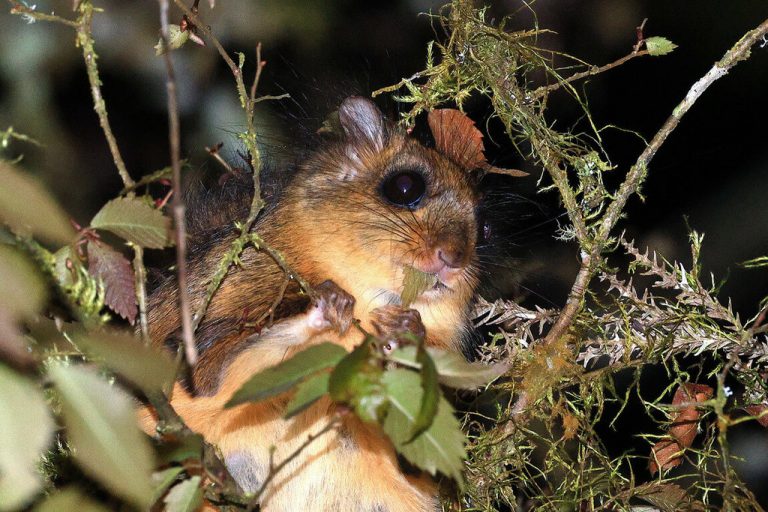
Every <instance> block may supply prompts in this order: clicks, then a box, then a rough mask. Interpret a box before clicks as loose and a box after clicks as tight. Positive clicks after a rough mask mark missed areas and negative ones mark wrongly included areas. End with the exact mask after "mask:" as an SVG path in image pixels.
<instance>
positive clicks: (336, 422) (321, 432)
mask: <svg viewBox="0 0 768 512" xmlns="http://www.w3.org/2000/svg"><path fill="white" fill-rule="evenodd" d="M340 423H341V421H340V418H339V417H338V416H334V417H333V418H331V420H330V421H329V422H328V424H327V425H326V426H325V427H323V428H322V429H320V430H319V431H317V432H316V433H315V434H310V435H309V436H307V440H306V441H304V442H303V443H302V444H301V446H299V447H298V448H296V449H295V450H294V451H293V452H292V453H291V454H290V455H288V456H287V457H286V458H285V459H283V460H282V461H281V462H280V463H279V464H277V465H276V466H275V465H273V464H272V461H271V460H270V467H269V473H268V474H267V477H266V478H265V479H264V482H263V483H262V484H261V487H260V488H259V490H258V491H257V492H256V494H255V495H254V496H253V499H251V502H250V503H249V504H248V508H247V509H246V510H247V511H248V512H252V511H253V510H255V509H256V507H257V506H259V500H261V497H262V496H263V495H264V492H265V491H266V490H267V486H268V485H269V484H270V483H271V482H272V480H274V478H275V476H276V475H277V474H278V472H280V470H281V469H283V468H284V467H285V466H287V465H288V464H289V463H290V462H291V461H292V460H294V459H295V458H296V457H298V456H299V455H300V454H301V452H303V451H304V450H305V449H306V448H307V447H308V446H309V445H310V444H312V443H313V442H314V441H315V440H317V439H318V438H320V437H322V436H323V435H324V434H327V433H328V432H330V431H331V430H333V429H334V428H336V427H337V426H338V425H339V424H340Z"/></svg>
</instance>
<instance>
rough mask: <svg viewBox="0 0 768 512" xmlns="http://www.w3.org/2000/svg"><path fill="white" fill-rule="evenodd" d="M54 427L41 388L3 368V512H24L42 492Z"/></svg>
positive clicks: (0, 429) (0, 406) (0, 420)
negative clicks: (44, 458) (42, 467)
mask: <svg viewBox="0 0 768 512" xmlns="http://www.w3.org/2000/svg"><path fill="white" fill-rule="evenodd" d="M53 427H54V425H53V419H52V418H51V414H50V412H49V410H48V405H47V404H46V402H45V398H44V397H43V394H42V392H41V391H40V390H39V389H38V388H37V386H35V385H34V384H33V383H32V382H31V381H29V380H27V379H26V378H24V377H22V376H20V375H18V374H17V373H16V372H14V371H12V370H10V369H9V368H7V367H5V366H3V365H0V510H2V511H5V510H18V509H22V508H24V507H25V506H26V505H27V504H28V503H29V501H30V500H31V499H32V498H33V497H34V496H35V495H36V494H37V493H38V492H39V491H40V488H41V487H42V483H43V479H42V477H41V475H40V474H39V473H38V471H37V469H36V465H37V464H38V462H39V461H40V457H41V455H42V453H43V451H44V450H45V449H46V448H47V447H48V445H49V444H50V442H51V438H52V436H53Z"/></svg>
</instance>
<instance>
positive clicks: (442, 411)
mask: <svg viewBox="0 0 768 512" xmlns="http://www.w3.org/2000/svg"><path fill="white" fill-rule="evenodd" d="M382 382H383V384H384V387H385V389H386V393H387V398H388V399H389V403H390V405H389V411H388V413H387V417H386V418H385V419H384V424H383V427H384V431H385V432H386V433H387V435H388V436H389V438H390V439H391V440H392V442H393V443H394V445H395V448H396V449H397V451H398V452H400V453H401V454H402V455H403V456H404V457H405V458H406V459H408V461H409V462H411V463H412V464H414V465H415V466H417V467H419V468H421V469H423V470H425V471H428V472H429V473H431V474H432V475H434V474H436V472H437V471H440V472H441V473H442V474H444V475H446V476H449V477H451V478H453V479H454V480H456V481H457V482H458V483H459V485H462V484H463V477H462V469H463V467H464V464H463V460H464V458H465V457H466V455H465V452H464V434H463V433H462V431H461V429H460V428H459V422H458V421H457V420H456V418H455V417H454V416H453V407H451V404H449V403H448V401H447V400H446V399H445V398H444V397H442V396H441V397H440V400H439V401H438V405H437V415H436V416H435V419H434V421H433V422H432V425H431V426H430V427H429V428H428V429H427V430H426V431H425V432H423V433H422V434H421V435H420V436H418V437H416V438H415V439H414V440H413V441H410V442H409V437H410V435H411V432H412V431H413V427H414V425H415V424H416V417H417V415H418V413H419V408H420V404H421V400H422V394H423V391H422V390H421V385H420V383H419V376H418V374H416V373H415V372H412V371H410V370H404V369H395V370H390V371H388V372H385V373H384V376H383V377H382Z"/></svg>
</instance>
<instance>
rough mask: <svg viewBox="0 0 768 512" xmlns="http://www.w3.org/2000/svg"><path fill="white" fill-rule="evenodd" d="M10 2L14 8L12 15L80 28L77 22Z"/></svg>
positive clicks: (14, 1) (12, 8) (14, 0)
mask: <svg viewBox="0 0 768 512" xmlns="http://www.w3.org/2000/svg"><path fill="white" fill-rule="evenodd" d="M8 1H9V2H10V4H11V5H12V6H13V7H11V14H20V15H22V16H28V17H29V18H32V19H34V20H36V21H49V22H52V23H60V24H62V25H66V26H68V27H72V28H75V29H76V28H78V23H77V22H76V21H72V20H68V19H66V18H62V17H61V16H56V15H55V14H45V13H42V12H38V11H36V10H35V9H32V8H31V7H27V6H26V5H24V4H22V3H19V2H17V1H16V0H8Z"/></svg>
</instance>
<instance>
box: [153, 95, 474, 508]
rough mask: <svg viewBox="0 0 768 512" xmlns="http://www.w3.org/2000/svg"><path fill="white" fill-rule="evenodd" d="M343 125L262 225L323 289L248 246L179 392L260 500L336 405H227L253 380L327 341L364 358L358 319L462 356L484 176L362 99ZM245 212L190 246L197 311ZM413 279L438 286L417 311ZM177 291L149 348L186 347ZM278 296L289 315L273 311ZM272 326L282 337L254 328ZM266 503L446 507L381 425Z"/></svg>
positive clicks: (336, 445) (352, 420)
mask: <svg viewBox="0 0 768 512" xmlns="http://www.w3.org/2000/svg"><path fill="white" fill-rule="evenodd" d="M338 124H339V125H340V130H339V131H340V133H339V135H340V136H339V137H337V139H336V140H334V141H330V142H328V143H325V144H323V145H321V147H320V148H319V149H317V150H315V151H314V152H313V153H310V155H309V156H308V157H307V158H306V159H305V160H304V161H303V162H302V163H301V164H300V165H299V166H298V168H297V169H296V170H295V173H294V175H293V176H292V178H291V179H290V181H289V183H288V184H287V185H286V186H285V188H284V190H283V191H282V192H281V193H280V195H279V198H278V200H277V201H276V202H275V204H272V205H271V206H269V207H268V208H267V209H266V210H265V212H263V213H262V215H261V216H260V217H259V219H258V220H257V221H256V222H255V224H254V226H253V231H254V232H257V233H259V235H260V236H261V237H262V238H263V240H264V241H265V243H266V244H268V245H269V246H270V247H271V248H273V249H275V250H277V251H280V252H281V253H282V254H283V255H284V257H285V260H286V263H287V264H288V265H289V266H290V268H292V269H293V270H295V272H296V273H298V274H299V275H300V276H302V277H303V278H304V279H305V280H306V281H307V282H308V283H309V285H310V286H311V287H312V289H313V290H314V293H313V294H312V295H311V296H310V297H308V296H307V295H306V294H304V293H302V291H301V289H300V288H299V286H298V285H297V284H296V283H295V281H286V279H287V278H286V275H285V273H284V272H283V270H281V268H280V267H279V266H278V265H276V264H275V262H274V261H273V260H272V258H271V257H270V256H269V255H268V254H266V253H265V252H263V251H258V250H256V249H254V248H252V247H251V248H247V249H245V250H244V252H243V253H242V255H241V256H240V264H239V265H237V266H235V267H233V268H232V269H231V271H230V272H229V274H228V275H227V277H226V279H225V280H224V281H223V283H222V284H221V286H220V288H219V289H218V291H217V292H216V294H215V295H214V296H213V298H212V300H211V302H210V305H209V307H208V309H207V312H206V315H205V317H204V319H203V321H202V323H201V324H200V326H199V328H198V330H197V332H196V342H197V348H198V351H199V356H200V359H199V362H198V364H197V365H196V366H195V368H194V369H193V370H192V372H191V375H190V376H188V377H187V382H186V383H176V385H175V388H174V391H173V397H172V401H171V405H172V406H173V407H174V409H175V410H176V411H177V412H178V414H179V415H180V416H181V418H182V419H183V420H184V421H185V422H186V424H187V425H188V426H189V427H190V428H191V429H192V430H193V431H195V432H197V433H199V434H201V435H202V436H203V437H204V438H205V439H206V441H208V442H209V443H211V444H213V445H214V446H216V447H217V449H218V450H219V452H220V454H221V458H222V460H223V462H224V463H225V465H226V467H227V469H228V470H229V472H230V473H231V475H232V476H233V477H234V479H235V480H236V481H237V483H238V484H239V486H240V487H241V488H242V489H243V491H245V492H248V493H252V492H255V491H257V490H258V489H260V487H261V486H262V485H263V483H264V481H265V478H267V475H268V472H269V468H270V461H271V460H274V461H281V460H283V459H284V458H286V457H287V456H288V455H289V454H291V453H293V452H294V451H295V450H296V449H297V447H299V446H300V445H301V444H302V443H304V442H305V441H306V440H307V438H308V436H310V435H312V434H313V433H316V432H318V431H319V430H320V429H322V428H323V427H324V426H325V425H326V424H327V422H328V419H329V418H330V416H331V415H332V414H333V413H334V411H335V408H336V407H337V406H335V405H334V404H333V403H331V401H330V400H328V399H321V400H320V401H318V402H316V403H315V404H313V405H312V406H311V407H309V408H308V409H307V410H305V411H304V412H302V413H300V414H298V415H296V416H294V417H292V418H290V419H284V418H283V416H282V415H283V409H284V407H285V404H286V402H287V398H285V394H284V395H281V396H280V397H277V398H276V399H272V400H268V401H263V402H258V403H246V404H241V405H239V406H236V407H233V408H229V409H225V408H224V404H226V402H227V401H228V400H229V399H230V398H231V397H232V395H233V394H234V392H236V391H237V390H238V389H239V388H240V386H241V385H242V384H243V383H244V382H246V381H247V380H248V379H249V378H250V377H251V376H252V375H253V374H255V373H258V372H259V371H261V370H264V369H266V368H269V367H271V366H274V365H275V364H277V363H279V362H281V361H283V360H285V359H287V358H290V357H291V356H292V355H293V354H295V353H297V352H299V351H301V350H303V349H305V348H307V347H308V346H310V345H312V344H314V343H319V342H323V341H331V342H334V343H337V344H339V345H341V346H343V347H344V348H345V349H347V350H352V349H353V348H354V347H355V346H357V345H358V344H360V342H361V341H362V339H363V335H362V334H361V332H360V331H359V330H357V329H354V328H350V325H351V323H352V322H353V320H354V319H359V321H360V325H361V326H362V327H363V328H365V329H368V330H369V331H370V332H374V333H376V334H377V335H378V336H380V337H382V338H386V339H393V340H394V339H397V336H398V335H401V334H402V333H404V332H406V331H408V332H411V333H414V334H416V335H417V336H423V337H424V340H425V343H426V345H427V346H432V347H439V348H442V349H446V350H452V351H463V350H465V348H466V347H464V346H463V343H464V342H463V339H464V338H465V337H466V335H467V334H468V332H469V330H470V318H469V310H470V305H471V302H472V299H473V297H474V295H475V290H476V288H477V284H478V273H479V272H478V261H479V258H478V255H477V246H478V244H479V243H480V239H481V236H482V227H481V226H479V221H478V217H479V214H478V208H479V201H480V194H479V192H478V191H477V181H478V180H477V177H476V176H474V175H473V174H472V173H471V172H470V171H471V170H472V169H469V168H467V167H466V165H465V164H466V162H462V159H461V158H456V155H459V156H460V154H461V151H462V150H463V149H462V147H463V146H462V144H464V142H463V141H461V140H457V141H455V142H454V144H453V146H451V148H450V149H451V150H450V151H447V152H445V151H439V150H438V149H435V148H429V147H425V146H424V145H422V144H421V143H420V142H419V141H417V140H416V139H415V138H414V137H411V136H410V135H408V134H407V133H406V132H405V131H404V130H402V129H399V128H397V127H396V126H395V125H394V124H392V123H391V122H389V121H388V120H387V119H386V118H385V117H384V115H383V114H382V113H381V111H380V110H379V108H378V107H377V106H376V105H375V104H374V103H373V102H372V101H371V100H369V99H366V98H363V97H354V96H353V97H349V98H347V99H345V100H344V101H343V102H342V103H341V105H340V107H339V110H338ZM445 129H449V128H445ZM432 130H433V132H434V131H435V127H434V126H433V127H432ZM434 136H435V139H438V134H436V133H435V134H434ZM440 137H441V138H442V139H443V140H445V138H446V137H450V134H448V135H446V134H441V135H440ZM443 146H445V144H443ZM243 195H245V194H243ZM241 202H242V201H241ZM235 209H236V206H235V205H232V204H221V205H214V206H213V209H210V208H209V210H210V213H211V215H214V216H219V217H220V218H221V219H222V222H221V223H220V224H221V225H219V226H216V225H215V224H216V222H214V223H213V225H214V227H213V228H210V229H208V230H204V231H203V232H201V233H197V234H195V233H193V234H192V235H191V237H190V241H189V246H190V252H189V255H188V264H187V272H188V275H189V280H190V285H189V294H190V298H191V302H192V310H193V311H195V310H196V309H197V307H198V306H199V305H200V304H201V302H202V301H203V300H204V297H205V294H206V287H207V284H208V283H207V279H209V278H210V275H211V273H212V272H213V269H215V268H216V267H217V265H218V264H219V261H220V260H221V258H222V256H223V254H224V253H225V252H226V251H227V250H228V249H229V248H230V246H231V243H232V241H233V240H234V239H235V238H236V237H237V235H238V231H237V230H236V229H234V228H233V227H232V225H231V223H230V224H227V223H226V222H224V220H225V219H228V218H230V217H231V216H232V212H233V211H234V210H235ZM479 232H480V235H479V234H478V233H479ZM408 268H415V269H417V270H419V271H421V272H424V273H427V274H432V275H433V276H434V277H435V278H436V279H435V285H434V287H432V288H430V289H428V290H426V291H424V292H423V293H422V294H421V295H420V296H419V297H418V298H417V299H416V300H415V301H414V302H413V303H412V304H410V306H409V308H405V307H402V306H401V302H400V294H401V292H402V289H403V281H404V272H405V269H408ZM175 286H176V283H175V280H173V279H171V278H168V279H166V280H165V281H163V282H161V283H160V285H159V286H158V287H157V289H156V290H155V291H154V292H153V293H152V294H151V295H150V297H149V304H148V312H149V326H150V337H151V339H152V340H153V342H154V343H156V344H158V345H165V346H167V347H169V348H172V349H174V350H175V349H177V347H178V344H179V340H180V320H179V311H178V305H177V304H178V290H177V289H176V288H175ZM281 291H282V292H283V298H282V300H281V301H280V304H279V306H277V307H276V308H274V309H271V308H273V304H274V303H275V302H276V299H277V298H278V297H279V294H280V293H281ZM267 312H271V313H272V314H271V315H267V314H266V313H267ZM267 316H271V317H272V322H271V324H270V325H257V326H255V327H250V328H248V327H246V328H244V325H249V324H248V322H255V321H256V320H257V319H263V318H265V317H267ZM149 414H150V411H148V412H147V413H146V416H147V417H146V418H145V420H146V422H150V418H149ZM147 424H148V423H147ZM145 428H148V427H146V426H145ZM271 446H274V447H275V452H274V454H272V455H270V447H271ZM260 501H261V503H260V506H261V510H264V511H266V512H281V511H305V510H306V511H360V512H400V511H403V512H405V511H436V510H440V504H439V501H438V498H437V487H436V485H435V484H434V482H433V481H432V480H431V479H430V478H429V477H428V476H427V475H419V474H415V475H414V474H413V472H410V474H408V473H407V472H404V471H402V470H401V468H400V466H399V464H398V460H397V456H396V453H395V450H394V448H393V446H392V444H391V442H390V441H389V440H388V439H387V437H386V435H385V434H384V433H383V432H382V431H381V430H380V428H379V427H378V426H376V425H371V424H368V423H364V422H362V421H360V420H359V419H357V418H356V417H354V415H352V414H347V415H344V416H343V417H342V423H341V426H340V427H339V428H338V429H336V430H334V431H331V432H329V433H327V434H325V435H323V436H322V437H320V438H318V439H316V440H315V441H314V442H312V443H311V444H310V445H308V446H307V447H306V448H305V449H304V450H303V451H301V453H300V454H299V456H297V457H295V458H294V459H293V460H292V461H291V462H290V463H289V464H288V465H287V466H286V467H284V468H282V470H281V471H279V472H278V473H276V474H274V477H273V478H272V479H271V480H270V482H269V483H268V485H267V486H266V487H265V489H264V492H263V494H262V495H261V500H260Z"/></svg>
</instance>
